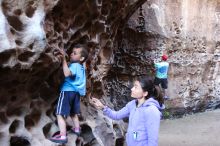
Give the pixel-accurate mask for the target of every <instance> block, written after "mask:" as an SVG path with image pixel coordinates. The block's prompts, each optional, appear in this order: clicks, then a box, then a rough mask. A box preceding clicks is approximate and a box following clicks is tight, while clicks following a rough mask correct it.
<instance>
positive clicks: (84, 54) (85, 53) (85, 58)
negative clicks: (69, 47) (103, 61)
mask: <svg viewBox="0 0 220 146" xmlns="http://www.w3.org/2000/svg"><path fill="white" fill-rule="evenodd" d="M74 48H81V49H82V50H81V57H84V60H83V61H82V62H81V63H83V62H85V61H86V60H87V58H88V54H89V53H88V51H87V47H86V46H85V45H82V44H77V45H74V47H73V49H74Z"/></svg>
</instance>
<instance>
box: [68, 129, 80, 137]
mask: <svg viewBox="0 0 220 146" xmlns="http://www.w3.org/2000/svg"><path fill="white" fill-rule="evenodd" d="M70 133H73V134H76V135H77V136H80V134H81V130H79V131H76V130H75V128H72V129H71V130H70Z"/></svg>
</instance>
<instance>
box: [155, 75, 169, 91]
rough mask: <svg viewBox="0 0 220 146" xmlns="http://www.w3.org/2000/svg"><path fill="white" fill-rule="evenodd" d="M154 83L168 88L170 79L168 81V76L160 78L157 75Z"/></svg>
mask: <svg viewBox="0 0 220 146" xmlns="http://www.w3.org/2000/svg"><path fill="white" fill-rule="evenodd" d="M154 84H155V85H157V86H159V85H161V87H162V88H163V89H167V84H168V81H167V78H165V79H160V78H157V77H155V79H154Z"/></svg>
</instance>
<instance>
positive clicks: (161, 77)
mask: <svg viewBox="0 0 220 146" xmlns="http://www.w3.org/2000/svg"><path fill="white" fill-rule="evenodd" d="M161 59H162V61H161V62H158V63H155V69H156V77H155V80H154V84H155V85H157V86H159V85H161V87H162V89H163V92H164V99H168V98H169V97H168V96H167V91H166V90H167V88H168V86H167V84H168V81H167V76H168V69H169V63H168V62H167V59H168V57H167V55H163V56H162V57H161Z"/></svg>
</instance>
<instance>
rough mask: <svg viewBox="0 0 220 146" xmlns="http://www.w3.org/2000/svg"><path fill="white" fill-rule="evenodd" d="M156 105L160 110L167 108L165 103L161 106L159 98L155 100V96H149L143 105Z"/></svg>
mask: <svg viewBox="0 0 220 146" xmlns="http://www.w3.org/2000/svg"><path fill="white" fill-rule="evenodd" d="M151 105H154V106H156V107H157V108H158V109H159V110H163V109H164V108H165V106H164V104H163V105H162V106H160V104H159V102H158V101H157V100H155V99H154V98H153V97H150V98H148V99H147V100H146V101H145V102H144V103H143V105H142V106H146V107H147V106H151Z"/></svg>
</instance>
